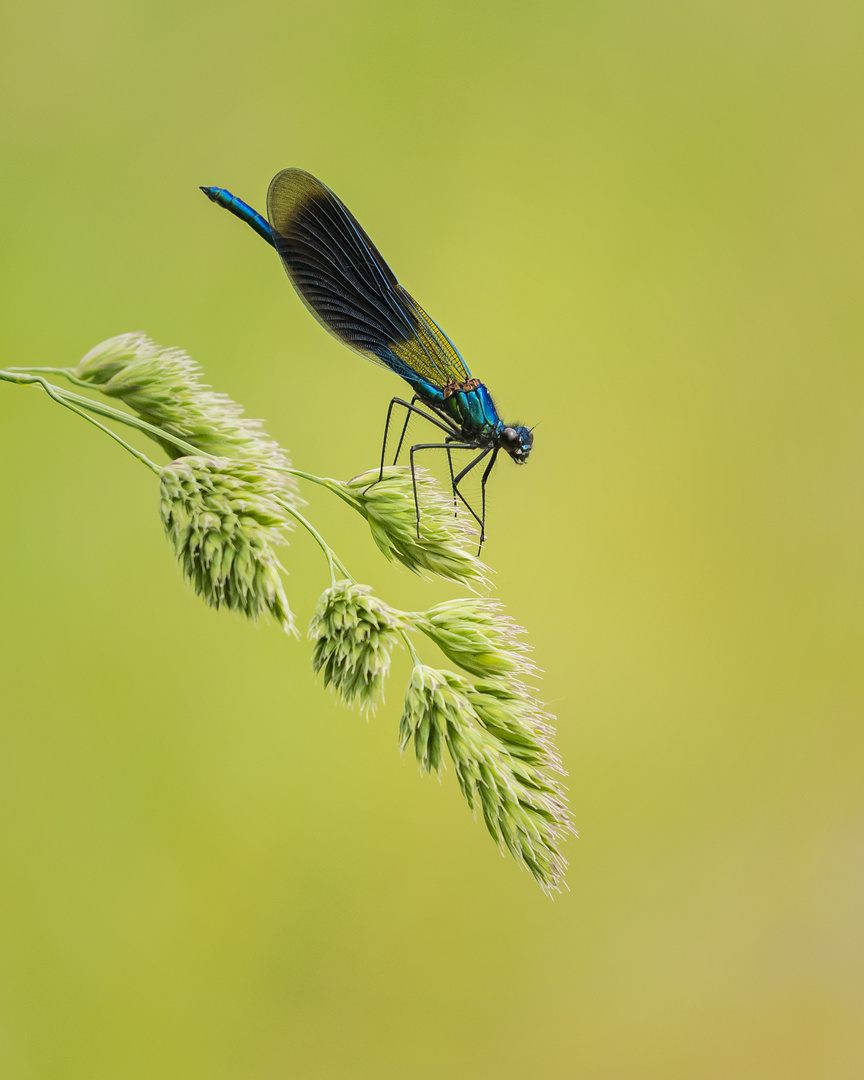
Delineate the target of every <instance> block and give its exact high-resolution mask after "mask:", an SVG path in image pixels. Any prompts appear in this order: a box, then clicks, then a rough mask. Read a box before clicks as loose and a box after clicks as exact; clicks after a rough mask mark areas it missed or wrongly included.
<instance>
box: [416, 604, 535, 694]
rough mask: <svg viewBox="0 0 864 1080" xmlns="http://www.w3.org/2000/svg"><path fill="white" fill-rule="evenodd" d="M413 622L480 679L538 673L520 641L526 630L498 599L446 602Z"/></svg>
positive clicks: (423, 613)
mask: <svg viewBox="0 0 864 1080" xmlns="http://www.w3.org/2000/svg"><path fill="white" fill-rule="evenodd" d="M412 619H413V623H414V625H415V626H416V627H417V629H418V630H422V631H423V633H424V634H426V635H427V636H428V637H429V638H431V639H432V641H434V642H435V644H436V645H437V646H438V648H439V649H440V650H441V651H442V652H443V653H444V655H445V656H446V657H447V658H448V659H449V660H452V661H453V663H454V664H458V665H459V667H461V668H464V669H465V671H469V672H470V673H471V674H472V675H476V676H478V677H479V678H484V679H502V678H524V677H525V676H527V675H531V674H533V673H534V672H535V671H536V668H535V666H534V664H533V663H532V662H531V660H530V659H529V658H528V652H529V649H528V646H527V645H526V644H525V643H524V642H523V641H521V640H520V638H521V636H522V635H523V634H524V633H525V631H524V630H523V629H522V627H521V626H519V625H518V624H517V623H515V622H514V621H513V620H512V619H511V618H510V617H509V616H507V615H505V614H504V605H503V604H501V603H500V601H498V600H490V599H486V598H482V597H465V598H463V599H459V600H447V601H445V603H443V604H437V605H436V606H435V607H433V608H430V610H429V611H425V612H419V613H416V614H415V615H413V616H412Z"/></svg>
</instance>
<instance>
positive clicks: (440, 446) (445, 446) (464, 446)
mask: <svg viewBox="0 0 864 1080" xmlns="http://www.w3.org/2000/svg"><path fill="white" fill-rule="evenodd" d="M474 449H476V447H475V446H473V445H472V444H471V443H457V442H446V443H417V444H415V445H414V446H412V447H411V454H410V458H411V483H412V484H413V486H414V512H415V514H416V516H417V539H418V540H419V539H420V501H419V500H418V498H417V477H416V475H415V473H414V454H415V453H416V452H417V451H418V450H448V451H449V450H474ZM488 453H489V451H488V450H484V451H483V453H482V454H481V455H480V457H479V458H476V459H475V460H474V461H473V462H472V463H471V465H469V466H468V468H469V469H470V468H471V466H472V465H476V464H477V462H478V461H479V460H480V458H483V457H485V456H486V454H488ZM466 472H467V469H463V470H462V472H461V473H460V474H459V478H461V477H462V476H464V475H465V473H466ZM459 478H457V479H456V480H455V481H454V486H453V490H454V491H458V489H457V488H456V484H458V482H459ZM460 497H461V494H460ZM462 501H463V502H465V500H464V499H462ZM465 505H466V506H468V504H467V503H465ZM468 509H469V510H471V507H470V506H468ZM471 512H472V514H473V513H474V511H473V510H472V511H471ZM474 517H477V515H476V514H474ZM477 520H478V521H479V520H480V519H479V518H477Z"/></svg>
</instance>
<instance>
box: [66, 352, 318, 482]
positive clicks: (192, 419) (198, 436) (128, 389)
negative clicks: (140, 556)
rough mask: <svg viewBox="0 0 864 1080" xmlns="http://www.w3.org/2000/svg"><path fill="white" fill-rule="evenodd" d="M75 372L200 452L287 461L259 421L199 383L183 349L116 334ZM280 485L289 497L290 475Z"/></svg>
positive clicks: (166, 443)
mask: <svg viewBox="0 0 864 1080" xmlns="http://www.w3.org/2000/svg"><path fill="white" fill-rule="evenodd" d="M75 374H76V375H77V376H78V378H79V379H86V380H87V381H88V382H91V383H93V385H94V386H97V387H98V388H99V389H100V390H101V391H102V393H103V394H107V395H108V396H109V397H114V398H118V399H119V400H120V401H123V402H124V403H125V404H126V405H128V406H129V408H130V409H132V410H133V411H134V412H136V413H137V414H138V415H139V416H140V417H141V419H142V420H145V421H146V422H147V423H148V424H152V425H153V426H154V427H158V428H161V429H162V430H163V431H164V432H165V433H166V434H167V435H174V436H176V437H177V438H179V439H182V440H183V441H184V442H187V443H190V444H191V445H192V446H195V447H196V448H197V449H199V450H200V451H201V453H202V454H206V455H213V456H226V457H232V458H242V459H244V460H249V461H259V462H262V463H267V464H269V465H274V466H276V467H277V468H285V467H288V466H290V461H289V460H288V457H287V455H286V454H285V451H284V450H283V449H282V448H281V447H280V446H279V444H278V443H277V442H276V441H275V440H274V439H271V438H270V436H269V435H267V434H266V432H265V431H264V430H263V428H262V425H261V421H260V420H250V419H249V418H248V417H245V416H244V415H243V409H242V407H241V406H240V405H238V404H237V402H235V401H232V400H231V398H229V397H228V396H227V395H225V394H218V393H216V392H215V391H214V390H213V389H212V388H211V387H209V386H208V385H207V384H206V383H205V382H203V379H202V372H201V368H200V366H199V365H198V364H197V363H196V362H195V361H194V360H192V359H191V357H189V356H188V355H187V354H186V353H185V352H183V351H182V350H180V349H169V348H165V347H163V346H161V345H157V344H156V343H155V342H154V341H152V340H151V339H150V338H149V337H147V335H146V334H141V333H133V334H120V335H119V336H118V337H114V338H109V340H108V341H103V342H102V344H101V345H97V346H96V347H95V348H94V349H91V350H90V352H89V353H87V355H86V356H85V357H84V358H83V359H82V360H81V361H80V363H79V364H78V367H77V368H76V369H75ZM153 438H154V439H155V441H157V442H159V444H160V445H161V446H162V448H163V449H164V450H165V452H166V453H167V454H168V456H169V457H170V458H176V457H178V456H179V455H180V454H181V453H182V451H181V450H179V449H178V448H177V446H176V445H175V444H174V443H172V442H171V441H170V440H169V439H165V440H160V439H158V438H156V437H155V436H153ZM278 484H279V487H280V488H281V489H282V491H283V493H285V494H286V495H288V496H289V497H291V498H292V501H293V499H294V494H293V493H294V491H295V488H296V485H295V482H294V480H293V478H292V477H290V476H287V475H286V474H284V473H283V474H280V475H279V476H278Z"/></svg>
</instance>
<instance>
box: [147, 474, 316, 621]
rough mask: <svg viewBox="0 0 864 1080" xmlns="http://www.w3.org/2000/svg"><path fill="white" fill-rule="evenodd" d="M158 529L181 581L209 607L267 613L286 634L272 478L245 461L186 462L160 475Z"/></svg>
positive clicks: (281, 524)
mask: <svg viewBox="0 0 864 1080" xmlns="http://www.w3.org/2000/svg"><path fill="white" fill-rule="evenodd" d="M160 495H161V504H160V510H161V514H162V522H163V524H164V526H165V532H166V533H167V535H168V539H169V540H170V541H171V544H172V546H173V547H174V551H175V552H176V555H177V561H178V562H179V564H180V567H181V569H182V571H183V576H184V577H185V579H186V580H187V581H188V582H189V584H190V585H191V586H192V588H193V589H194V590H195V592H196V593H197V594H198V595H199V596H201V597H202V598H203V599H204V600H205V601H206V602H207V603H208V604H210V605H211V607H215V608H221V607H227V608H230V609H231V610H232V611H240V612H242V613H243V614H244V615H246V616H248V617H249V618H250V619H256V618H257V617H258V616H259V615H263V614H266V613H269V614H270V615H272V616H273V618H274V619H276V621H277V622H279V623H280V624H281V626H282V627H283V629H284V630H286V631H288V632H291V633H294V632H295V630H294V618H293V616H292V614H291V610H290V608H289V607H288V601H287V599H286V597H285V591H284V589H283V587H282V579H281V577H280V574H279V570H280V566H279V561H278V559H277V558H276V553H275V548H276V546H277V545H278V544H281V543H284V542H285V532H286V530H287V529H288V527H289V525H290V519H289V518H288V516H287V515H286V513H285V511H284V510H283V508H282V506H281V505H280V502H279V500H280V498H282V497H284V496H283V493H282V491H281V488H280V487H279V486H278V482H277V481H276V480H274V478H273V475H272V474H271V473H268V472H267V471H266V470H264V469H261V468H260V467H259V466H258V465H256V464H254V463H253V462H244V461H236V460H232V459H228V458H204V457H186V458H180V459H178V460H177V461H172V462H170V463H169V464H168V465H166V466H165V467H164V468H163V469H162V473H161V483H160Z"/></svg>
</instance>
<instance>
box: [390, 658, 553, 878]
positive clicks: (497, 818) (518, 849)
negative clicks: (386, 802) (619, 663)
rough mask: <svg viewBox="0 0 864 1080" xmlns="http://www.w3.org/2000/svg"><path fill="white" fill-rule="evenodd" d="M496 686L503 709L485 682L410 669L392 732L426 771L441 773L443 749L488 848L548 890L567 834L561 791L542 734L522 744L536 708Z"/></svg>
mask: <svg viewBox="0 0 864 1080" xmlns="http://www.w3.org/2000/svg"><path fill="white" fill-rule="evenodd" d="M499 689H501V692H502V693H503V694H504V701H505V704H504V705H503V706H499V704H498V699H497V698H496V697H495V694H494V693H493V692H492V687H491V685H481V686H478V687H475V686H473V685H472V684H471V683H470V682H469V681H468V680H467V679H463V678H462V677H461V676H459V675H456V674H454V673H453V672H450V671H438V670H436V669H434V668H430V667H426V666H417V667H415V668H414V671H413V672H412V675H411V681H410V682H409V684H408V689H407V691H406V694H405V709H404V712H403V714H402V721H401V723H400V729H399V730H400V737H401V742H402V747H403V749H404V748H405V747H406V746H407V745H408V743H409V742H411V741H412V740H413V742H414V750H415V753H416V755H417V759H418V761H419V762H420V764H421V766H422V767H423V768H424V769H426V770H427V771H428V772H432V771H438V770H439V769H440V768H441V764H442V757H443V750H444V749H445V748H446V750H447V752H448V754H449V756H450V759H451V760H452V762H453V766H454V769H455V772H456V778H457V780H458V782H459V787H460V788H461V790H462V794H463V795H464V796H465V799H466V800H467V801H468V804H469V805H470V806H471V807H472V808H474V809H477V808H478V807H479V809H480V812H481V813H482V815H483V820H484V822H485V824H486V828H487V829H488V830H489V833H490V834H491V836H492V837H493V838H494V840H495V841H496V843H498V844H499V845H500V846H501V847H502V848H506V849H507V850H508V851H509V852H510V853H511V855H513V857H514V858H515V859H516V860H517V861H519V862H521V863H523V864H524V865H525V866H526V867H527V868H528V869H529V870H530V871H531V873H532V874H533V875H534V877H535V878H536V880H537V881H538V882H539V884H540V885H541V886H542V887H543V888H544V889H545V890H546V891H551V890H553V889H557V888H559V887H560V882H561V877H562V875H563V873H564V869H565V868H566V865H567V864H566V862H565V860H564V858H563V856H562V855H561V853H560V846H561V842H562V840H563V839H564V837H565V835H566V834H567V833H568V832H570V831H572V825H571V823H570V818H569V814H568V811H567V804H566V800H565V798H564V794H563V791H562V789H561V787H560V785H559V784H558V782H557V780H556V779H555V778H554V777H553V776H551V775H549V774H550V772H551V771H559V770H558V765H557V759H555V758H554V756H552V755H551V754H550V752H549V750H548V747H546V746H545V745H544V742H543V739H544V737H545V733H544V735H542V736H541V735H540V734H539V733H537V734H536V735H535V738H534V740H533V741H534V743H535V744H536V746H535V749H534V750H533V751H532V750H530V749H528V748H527V747H526V746H525V745H523V744H526V743H527V744H531V743H532V737H531V733H532V732H535V731H536V728H537V726H538V724H539V723H540V720H539V715H538V713H539V711H540V710H539V706H538V705H537V703H536V702H533V699H531V698H530V696H528V694H527V692H526V693H525V694H524V695H521V696H520V695H519V694H518V693H517V692H515V691H505V690H503V689H502V688H499ZM490 697H491V699H492V700H491V701H488V700H487V698H490ZM508 725H509V726H508ZM532 759H533V760H532Z"/></svg>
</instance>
